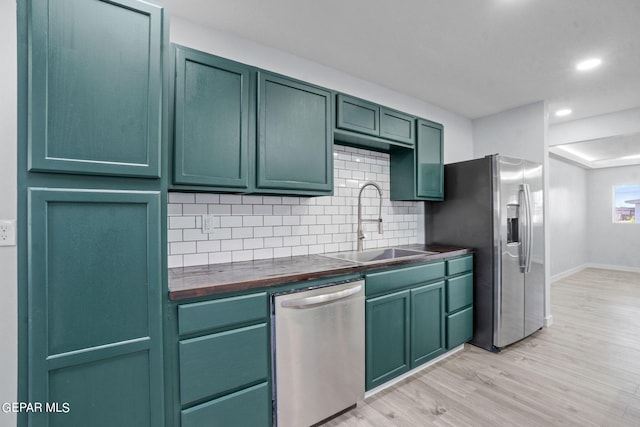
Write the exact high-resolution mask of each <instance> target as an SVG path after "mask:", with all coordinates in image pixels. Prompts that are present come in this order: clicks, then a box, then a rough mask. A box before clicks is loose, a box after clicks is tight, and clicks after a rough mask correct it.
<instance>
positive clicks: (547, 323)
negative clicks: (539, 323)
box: [544, 314, 553, 328]
mask: <svg viewBox="0 0 640 427" xmlns="http://www.w3.org/2000/svg"><path fill="white" fill-rule="evenodd" d="M551 325H553V315H552V314H550V315H548V316H546V317H545V318H544V327H545V328H548V327H549V326H551Z"/></svg>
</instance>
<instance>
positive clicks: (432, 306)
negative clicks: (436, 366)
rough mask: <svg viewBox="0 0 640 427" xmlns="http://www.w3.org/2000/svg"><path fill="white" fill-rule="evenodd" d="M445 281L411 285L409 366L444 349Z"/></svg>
mask: <svg viewBox="0 0 640 427" xmlns="http://www.w3.org/2000/svg"><path fill="white" fill-rule="evenodd" d="M444 332H445V311H444V282H437V283H432V284H430V285H425V286H420V287H418V288H414V289H411V367H412V368H414V367H416V366H418V365H421V364H423V363H425V362H426V361H428V360H430V359H433V358H434V357H436V356H439V355H440V354H442V353H444V352H445V351H446V343H445V334H444Z"/></svg>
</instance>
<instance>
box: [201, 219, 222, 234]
mask: <svg viewBox="0 0 640 427" xmlns="http://www.w3.org/2000/svg"><path fill="white" fill-rule="evenodd" d="M218 221H219V219H218V217H216V216H215V215H202V232H203V233H213V231H214V230H215V228H216V227H217V226H218V225H216V222H218Z"/></svg>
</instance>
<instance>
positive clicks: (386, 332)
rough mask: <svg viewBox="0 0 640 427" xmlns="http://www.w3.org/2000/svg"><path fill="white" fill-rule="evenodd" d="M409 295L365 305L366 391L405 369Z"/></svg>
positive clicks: (382, 299) (408, 337)
mask: <svg viewBox="0 0 640 427" xmlns="http://www.w3.org/2000/svg"><path fill="white" fill-rule="evenodd" d="M409 300H410V292H409V291H408V290H407V291H402V292H396V293H393V294H389V295H385V296H382V297H378V298H372V299H368V300H367V302H366V388H367V390H370V389H372V388H374V387H377V386H379V385H381V384H383V383H385V382H387V381H389V380H390V379H392V378H394V377H397V376H398V375H400V374H402V373H404V372H406V371H408V370H409V366H410V354H409V350H410V314H409V310H410V307H409Z"/></svg>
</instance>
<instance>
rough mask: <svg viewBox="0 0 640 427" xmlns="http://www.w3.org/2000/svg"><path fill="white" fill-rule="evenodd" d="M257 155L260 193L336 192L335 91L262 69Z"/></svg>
mask: <svg viewBox="0 0 640 427" xmlns="http://www.w3.org/2000/svg"><path fill="white" fill-rule="evenodd" d="M256 156H257V159H256V166H257V182H256V184H257V185H256V187H257V191H258V192H261V193H285V194H297V195H310V196H313V195H327V194H331V193H332V191H333V135H332V121H331V93H330V92H329V91H327V90H325V89H321V88H318V87H315V86H311V85H308V84H305V83H302V82H299V81H296V80H291V79H288V78H285V77H282V76H276V75H274V74H271V73H267V72H263V71H260V72H259V74H258V138H257V150H256Z"/></svg>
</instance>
